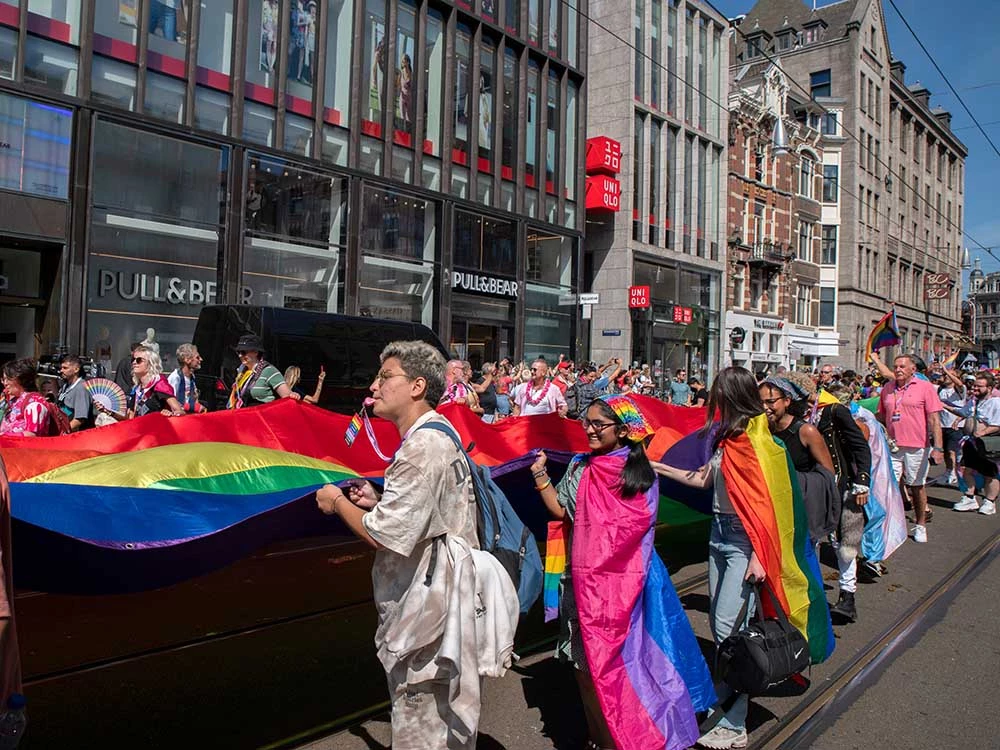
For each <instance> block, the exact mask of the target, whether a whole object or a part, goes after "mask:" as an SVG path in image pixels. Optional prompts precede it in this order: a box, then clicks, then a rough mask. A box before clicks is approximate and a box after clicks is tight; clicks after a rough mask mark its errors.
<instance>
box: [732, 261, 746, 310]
mask: <svg viewBox="0 0 1000 750" xmlns="http://www.w3.org/2000/svg"><path fill="white" fill-rule="evenodd" d="M745 283H746V282H745V277H744V275H743V271H742V270H740V271H737V272H736V273H734V274H733V307H734V308H736V309H737V310H742V309H743V305H744V302H745V300H744V296H745V295H746V288H745Z"/></svg>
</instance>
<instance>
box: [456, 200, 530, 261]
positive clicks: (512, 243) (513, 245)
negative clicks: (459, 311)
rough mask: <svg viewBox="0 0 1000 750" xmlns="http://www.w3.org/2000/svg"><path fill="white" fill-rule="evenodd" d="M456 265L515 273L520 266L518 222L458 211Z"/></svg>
mask: <svg viewBox="0 0 1000 750" xmlns="http://www.w3.org/2000/svg"><path fill="white" fill-rule="evenodd" d="M452 263H453V264H454V265H455V267H456V268H467V269H470V270H474V271H487V272H491V273H498V274H502V275H511V276H512V275H513V274H514V269H515V268H516V267H517V225H516V224H515V223H514V222H511V221H503V220H501V219H494V218H491V217H488V216H480V215H479V214H473V213H469V212H467V211H455V257H454V258H452Z"/></svg>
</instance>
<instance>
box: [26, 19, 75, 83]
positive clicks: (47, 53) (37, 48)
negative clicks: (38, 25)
mask: <svg viewBox="0 0 1000 750" xmlns="http://www.w3.org/2000/svg"><path fill="white" fill-rule="evenodd" d="M78 67H79V53H78V52H77V50H75V49H73V48H72V47H67V46H65V45H63V44H56V43H55V42H50V41H48V40H47V39H41V38H39V37H37V36H33V35H31V34H29V35H28V41H27V43H26V44H25V52H24V82H25V83H27V84H33V85H35V86H43V87H44V88H47V89H49V90H51V91H55V92H57V93H59V94H66V95H67V96H76V73H77V70H78Z"/></svg>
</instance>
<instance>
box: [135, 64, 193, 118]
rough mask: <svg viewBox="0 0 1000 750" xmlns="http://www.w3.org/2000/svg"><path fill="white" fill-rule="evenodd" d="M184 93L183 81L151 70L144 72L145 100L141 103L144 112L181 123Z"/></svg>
mask: <svg viewBox="0 0 1000 750" xmlns="http://www.w3.org/2000/svg"><path fill="white" fill-rule="evenodd" d="M185 95H186V87H185V84H184V81H179V80H177V79H176V78H171V77H170V76H164V75H160V74H159V73H154V72H153V71H151V70H150V71H147V72H146V101H145V104H144V105H143V109H144V111H145V112H146V114H148V115H152V116H153V117H159V118H160V119H161V120H166V121H167V122H172V123H175V124H177V125H183V124H184V99H185Z"/></svg>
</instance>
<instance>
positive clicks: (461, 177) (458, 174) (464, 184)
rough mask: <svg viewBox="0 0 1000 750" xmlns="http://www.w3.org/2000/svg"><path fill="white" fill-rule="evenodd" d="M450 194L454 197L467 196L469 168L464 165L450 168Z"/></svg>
mask: <svg viewBox="0 0 1000 750" xmlns="http://www.w3.org/2000/svg"><path fill="white" fill-rule="evenodd" d="M451 194H452V195H454V196H455V197H456V198H468V197H469V170H468V169H466V168H465V167H452V168H451Z"/></svg>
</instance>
